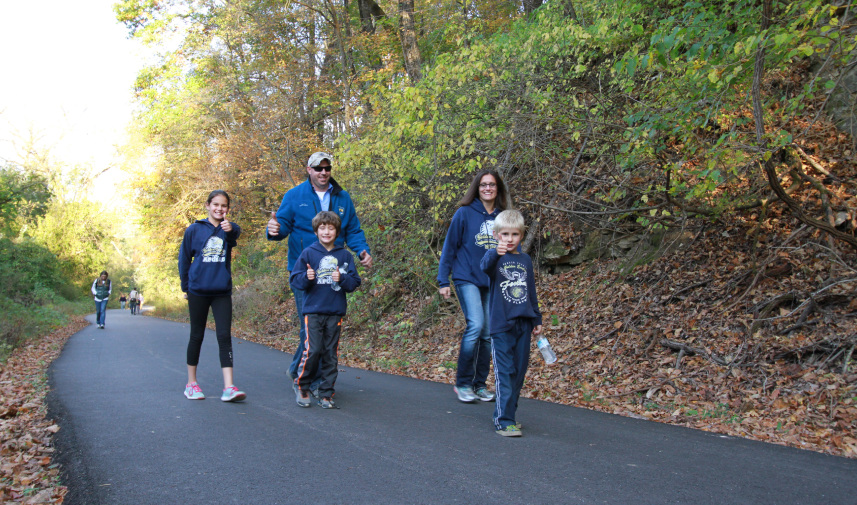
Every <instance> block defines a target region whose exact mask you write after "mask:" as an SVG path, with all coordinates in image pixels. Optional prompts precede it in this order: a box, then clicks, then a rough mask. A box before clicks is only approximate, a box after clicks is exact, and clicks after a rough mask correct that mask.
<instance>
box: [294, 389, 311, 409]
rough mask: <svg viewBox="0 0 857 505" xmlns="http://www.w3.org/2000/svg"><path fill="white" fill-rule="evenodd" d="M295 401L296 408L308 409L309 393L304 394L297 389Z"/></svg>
mask: <svg viewBox="0 0 857 505" xmlns="http://www.w3.org/2000/svg"><path fill="white" fill-rule="evenodd" d="M295 401H296V402H297V403H298V407H305V408H308V407H309V406H310V403H309V393H304V392H302V391H301V390H300V389H298V392H297V393H296V394H295Z"/></svg>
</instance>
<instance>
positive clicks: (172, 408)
mask: <svg viewBox="0 0 857 505" xmlns="http://www.w3.org/2000/svg"><path fill="white" fill-rule="evenodd" d="M90 319H91V322H94V316H92V317H91V318H90ZM187 335H188V325H186V324H180V323H173V322H168V321H163V320H160V319H156V318H153V317H147V316H131V315H130V313H129V311H127V310H126V311H119V310H110V311H108V313H107V328H106V329H104V330H100V329H98V328H97V327H96V326H95V325H92V326H89V327H88V328H85V329H83V330H82V331H80V332H78V333H77V334H75V335H74V336H72V337H71V339H70V340H69V341H68V343H67V344H66V346H65V349H64V350H63V352H62V355H61V356H60V357H59V358H58V359H57V360H56V361H55V362H54V363H53V365H52V366H51V369H50V378H51V386H52V390H51V393H50V395H49V413H50V415H51V416H52V417H53V418H54V419H55V420H56V421H57V422H58V423H59V424H60V426H61V428H62V429H61V430H60V432H59V433H58V434H57V438H56V443H57V454H58V460H59V461H60V463H62V465H63V472H64V473H63V478H64V483H65V484H66V485H68V486H69V494H68V496H67V498H66V502H65V503H66V504H71V505H77V504H133V505H145V504H158V505H162V504H206V505H208V504H212V505H216V504H228V503H239V504H255V505H266V504H291V503H294V504H307V503H323V504H329V503H330V504H333V503H336V504H412V503H413V504H423V503H425V504H454V503H463V504H469V505H476V504H492V505H500V504H525V503H545V504H578V503H608V504H668V503H681V504H778V505H781V504H826V505H827V504H848V505H854V504H855V503H857V461H855V460H849V459H845V458H837V457H832V456H825V455H822V454H817V453H814V452H809V451H802V450H797V449H791V448H787V447H781V446H777V445H771V444H764V443H760V442H753V441H749V440H743V439H738V438H732V437H726V436H722V435H716V434H711V433H706V432H703V431H696V430H691V429H686V428H681V427H674V426H669V425H665V424H659V423H654V422H648V421H642V420H636V419H629V418H625V417H620V416H614V415H609V414H604V413H600V412H593V411H588V410H584V409H579V408H573V407H568V406H563V405H556V404H551V403H547V402H541V401H535V400H528V399H522V400H521V402H520V407H519V410H518V421H519V422H521V423H522V424H523V429H524V436H523V437H522V438H518V439H510V438H503V437H500V436H498V435H496V434H495V433H494V430H493V429H492V425H491V413H492V410H493V408H494V404H493V403H479V404H463V403H460V402H458V401H457V400H456V399H455V397H454V395H453V392H452V386H451V385H448V384H438V383H433V382H426V381H419V380H414V379H409V378H404V377H399V376H395V375H386V374H381V373H372V372H367V371H363V370H357V369H351V368H344V369H343V371H342V372H341V373H340V374H339V380H338V382H337V394H336V399H337V402H338V404H339V405H340V406H341V408H340V409H339V410H323V409H321V408H319V407H317V406H315V405H314V406H313V407H312V408H309V409H303V408H300V407H298V406H297V405H296V404H295V401H294V395H293V393H292V390H291V386H290V383H289V382H288V380H287V375H286V370H287V369H288V365H289V361H290V360H291V356H289V355H288V354H284V353H282V352H279V351H276V350H273V349H270V348H267V347H264V346H261V345H257V344H254V343H249V342H246V341H242V340H238V339H235V345H234V350H235V367H236V368H235V372H236V373H235V378H236V384H237V385H238V386H239V387H240V388H241V389H243V390H244V391H246V392H247V395H248V397H247V400H246V401H245V402H243V403H223V402H221V401H220V398H219V396H220V390H221V388H222V385H221V384H222V378H221V373H220V367H219V363H218V361H217V344H216V338H215V336H214V334H213V332H210V331H209V332H207V333H206V338H205V342H204V344H203V349H202V356H201V361H200V364H199V381H200V384H201V385H202V388H203V391H204V392H205V393H206V394H207V395H208V398H207V399H206V400H203V401H190V400H186V399H185V397H184V396H183V394H182V391H183V388H184V384H185V380H186V367H185V347H186V345H187ZM345 338H348V337H347V335H346V336H345Z"/></svg>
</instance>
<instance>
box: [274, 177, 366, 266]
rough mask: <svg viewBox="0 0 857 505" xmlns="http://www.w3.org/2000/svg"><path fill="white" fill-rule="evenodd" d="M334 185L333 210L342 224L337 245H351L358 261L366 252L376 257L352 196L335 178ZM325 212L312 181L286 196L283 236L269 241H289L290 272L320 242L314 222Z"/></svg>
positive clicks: (281, 215)
mask: <svg viewBox="0 0 857 505" xmlns="http://www.w3.org/2000/svg"><path fill="white" fill-rule="evenodd" d="M330 184H331V186H332V188H331V194H330V208H329V210H330V211H331V212H335V213H336V214H337V215H338V216H339V218H340V219H341V220H342V232H341V233H340V234H339V236H338V237H336V245H338V246H343V245H346V244H347V245H348V247H349V248H350V249H351V250H352V251H354V252H355V253H357V256H358V257H360V255H361V254H362V253H363V251H366V252H367V253H368V254H372V253H371V252H369V245H368V244H367V243H366V236H365V235H364V233H363V229H362V228H360V220H359V219H357V212H356V211H355V210H354V202H352V201H351V196H350V195H349V194H348V192H347V191H345V190H344V189H342V187H341V186H340V185H339V184H337V183H336V181H334V180H333V177H331V178H330ZM321 210H322V208H321V202H319V200H318V196H317V195H316V194H315V189H314V188H313V186H312V183H311V182H310V180H309V177H307V180H306V181H304V182H302V183H301V184H298V185H297V186H295V187H294V188H292V189H290V190H289V191H288V192H286V194H285V196H283V201H282V203H280V208H279V210H277V221H279V223H280V233H279V235H277V236H276V237H272V236H271V235H267V237H268V240H283V239H284V238H286V236H288V237H289V262H288V269H289V271H290V272H291V271H292V270H294V266H295V262H296V261H297V259H298V256H299V255H300V254H301V253H302V252H303V250H304V249H306V248H307V247H309V245H310V244H312V243H313V242H315V241H317V240H318V237H316V235H315V231H314V230H313V229H312V218H314V217H315V215H316V214H318V213H319V212H321ZM266 234H267V232H266ZM304 267H306V265H304Z"/></svg>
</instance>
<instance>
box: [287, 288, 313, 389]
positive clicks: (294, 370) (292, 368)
mask: <svg viewBox="0 0 857 505" xmlns="http://www.w3.org/2000/svg"><path fill="white" fill-rule="evenodd" d="M292 294H293V295H294V297H295V308H296V309H297V311H298V320H299V321H300V322H301V330H300V332H298V348H297V350H296V351H295V357H294V358H292V364H291V365H289V375H290V376H291V377H292V379H296V378H297V377H298V366H299V365H300V363H301V358H302V357H303V355H304V350H305V349H306V347H305V344H304V340H306V323H305V322H304V297H305V296H306V291H302V290H300V289H294V288H292ZM320 383H321V377H320V374H318V373H317V374H316V375H315V377H313V380H312V385H311V386H310V388H311V389H316V388H318V385H319V384H320Z"/></svg>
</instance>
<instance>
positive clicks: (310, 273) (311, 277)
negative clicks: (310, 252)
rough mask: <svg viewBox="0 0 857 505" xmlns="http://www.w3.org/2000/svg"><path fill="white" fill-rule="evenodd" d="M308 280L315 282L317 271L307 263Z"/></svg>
mask: <svg viewBox="0 0 857 505" xmlns="http://www.w3.org/2000/svg"><path fill="white" fill-rule="evenodd" d="M306 278H307V279H309V280H311V281H312V280H315V270H313V269H312V267H311V266H309V263H307V265H306Z"/></svg>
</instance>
